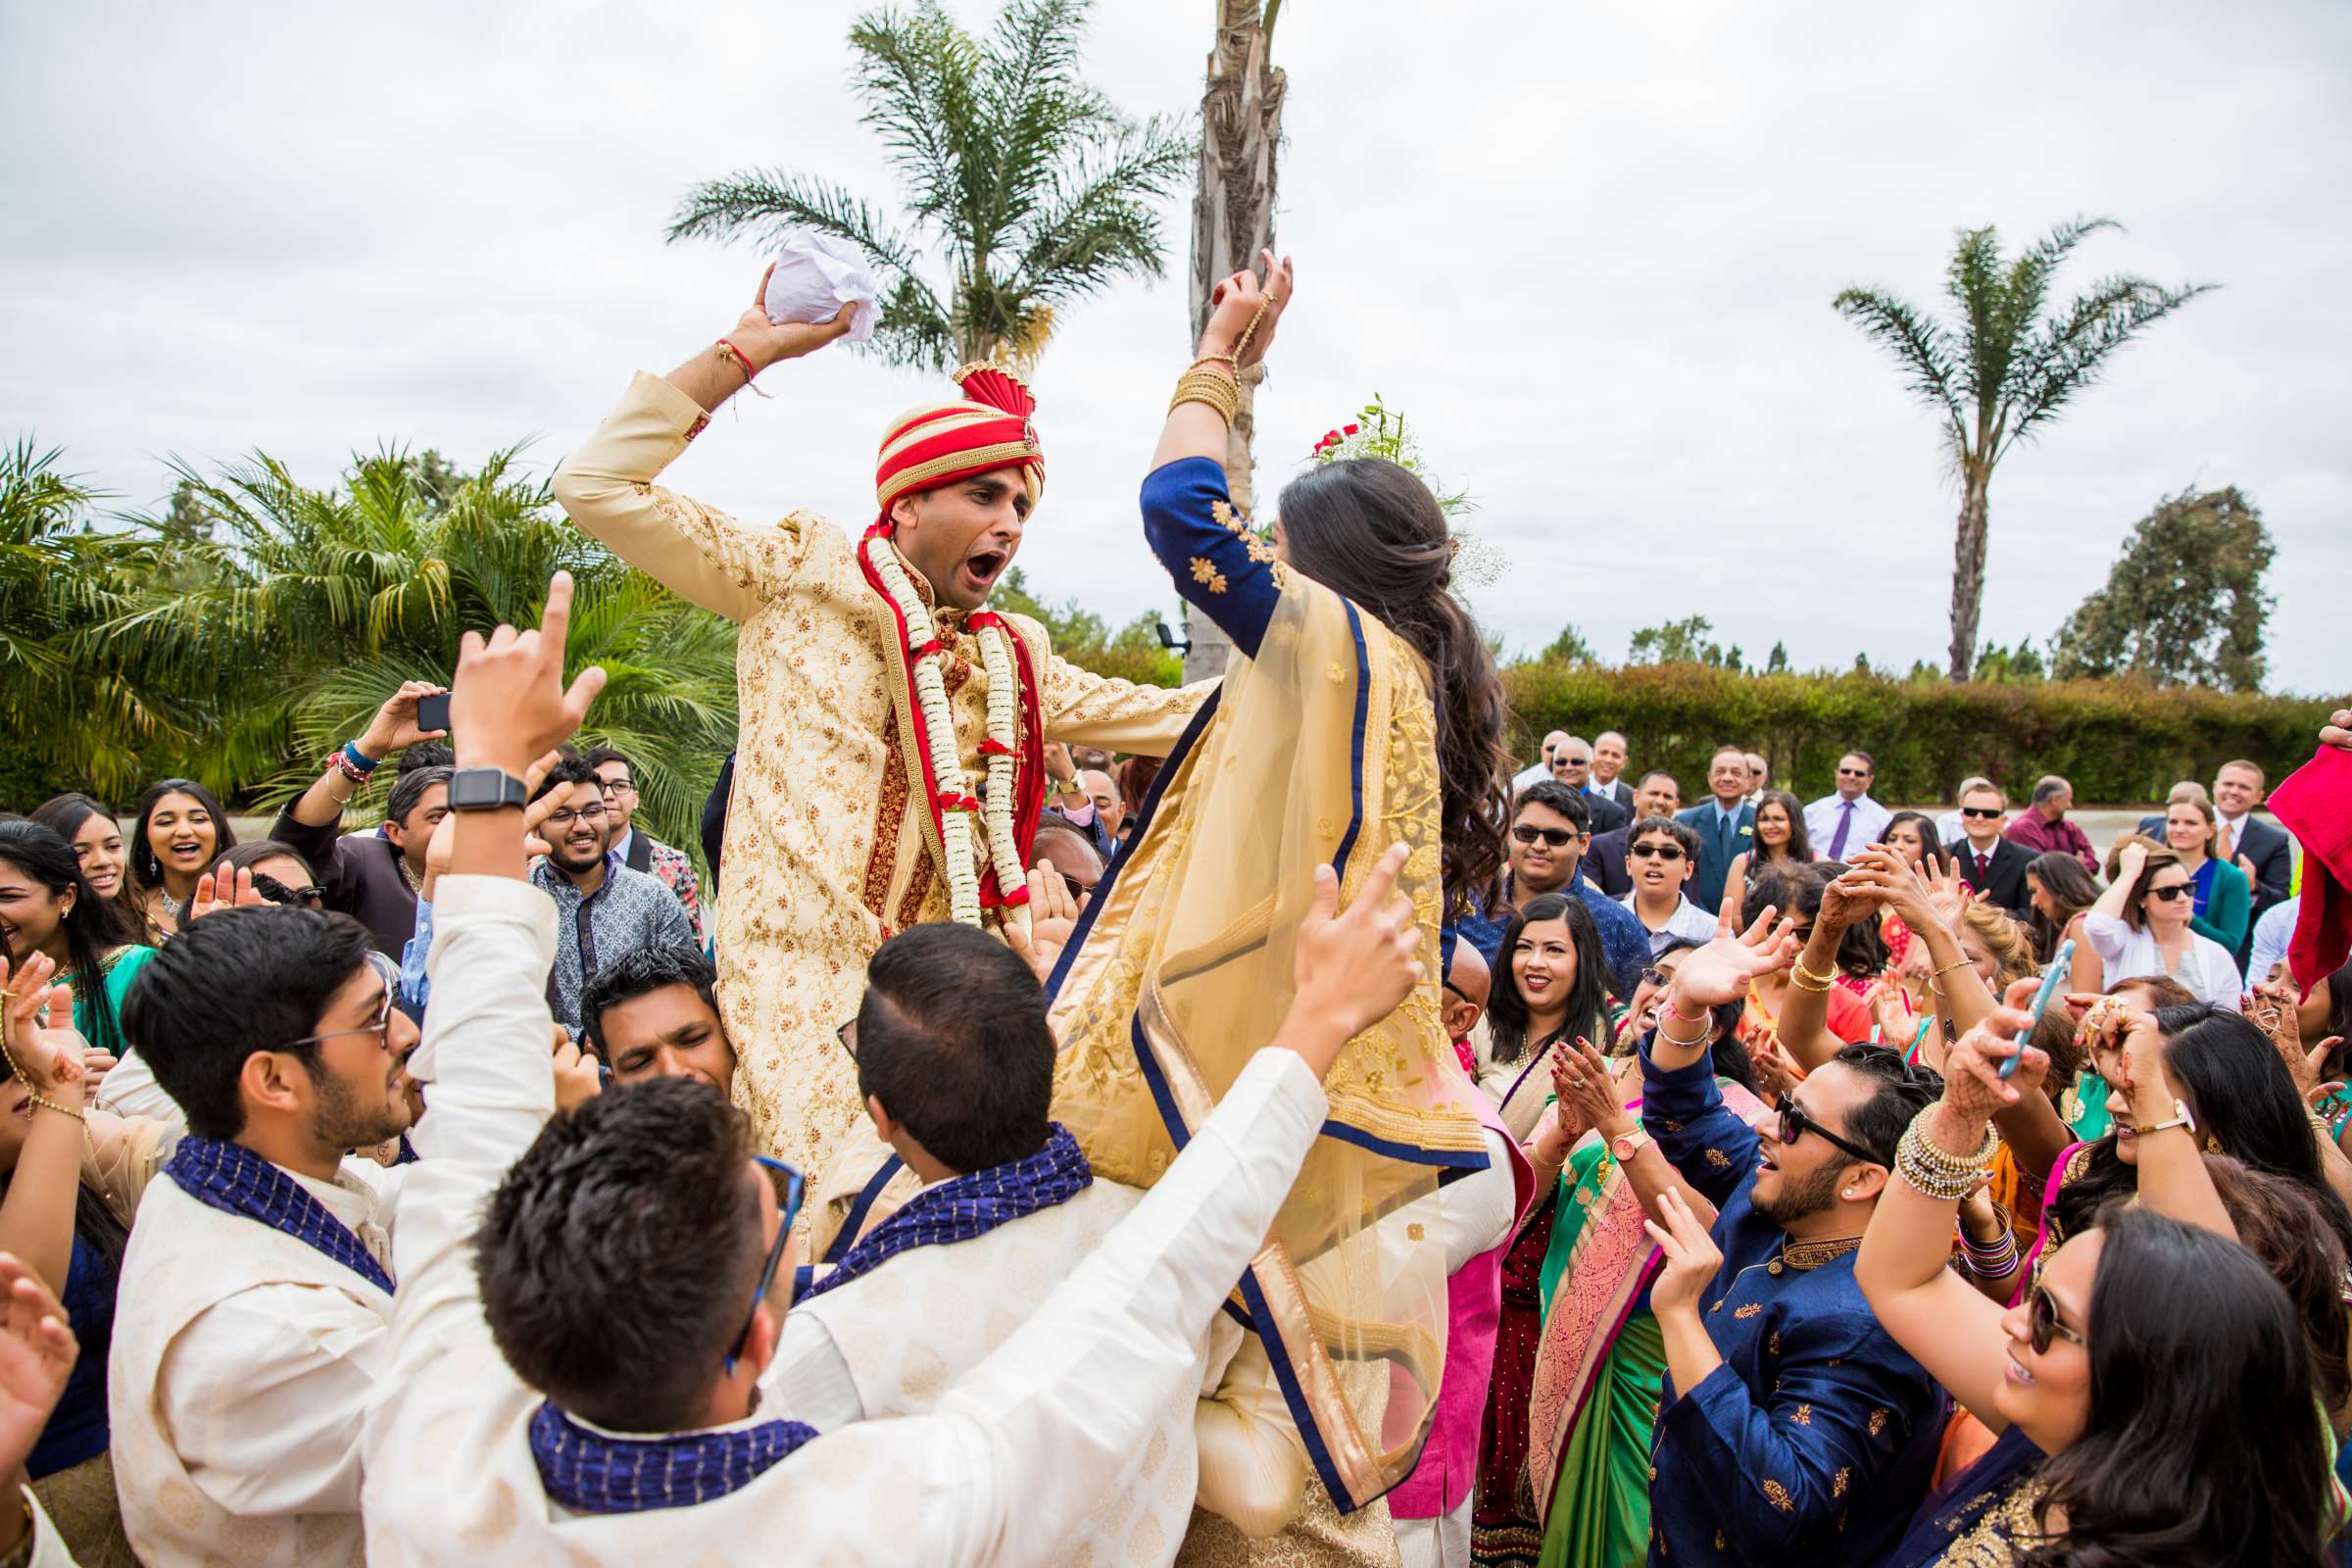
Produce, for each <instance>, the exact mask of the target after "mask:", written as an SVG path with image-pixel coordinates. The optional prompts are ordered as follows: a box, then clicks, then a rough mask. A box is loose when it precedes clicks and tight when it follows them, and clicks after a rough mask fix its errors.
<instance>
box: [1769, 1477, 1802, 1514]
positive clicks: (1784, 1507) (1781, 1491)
mask: <svg viewBox="0 0 2352 1568" xmlns="http://www.w3.org/2000/svg"><path fill="white" fill-rule="evenodd" d="M1764 1500H1765V1501H1766V1502H1769V1503H1771V1504H1772V1505H1773V1506H1774V1507H1775V1508H1778V1509H1780V1510H1781V1512H1783V1513H1794V1512H1796V1504H1795V1503H1794V1502H1793V1501H1792V1500H1790V1498H1789V1489H1788V1488H1787V1487H1784V1486H1782V1485H1781V1484H1780V1483H1779V1482H1778V1481H1775V1480H1773V1479H1772V1478H1771V1477H1770V1476H1766V1477H1765V1478H1764Z"/></svg>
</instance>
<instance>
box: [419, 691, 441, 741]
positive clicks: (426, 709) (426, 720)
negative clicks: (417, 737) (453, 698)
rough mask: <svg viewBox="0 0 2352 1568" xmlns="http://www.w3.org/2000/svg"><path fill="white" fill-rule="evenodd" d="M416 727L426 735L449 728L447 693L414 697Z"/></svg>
mask: <svg viewBox="0 0 2352 1568" xmlns="http://www.w3.org/2000/svg"><path fill="white" fill-rule="evenodd" d="M417 728H418V729H420V730H422V731H424V732H425V733H426V734H427V735H430V734H431V733H432V732H433V731H435V730H446V729H448V728H449V693H447V692H441V693H439V694H437V695H435V696H432V697H419V698H417Z"/></svg>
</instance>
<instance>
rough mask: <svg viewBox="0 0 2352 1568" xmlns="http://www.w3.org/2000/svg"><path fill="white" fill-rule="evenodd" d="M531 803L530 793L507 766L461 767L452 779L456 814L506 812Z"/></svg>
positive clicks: (451, 806) (451, 802) (451, 796)
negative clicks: (464, 812) (463, 812)
mask: <svg viewBox="0 0 2352 1568" xmlns="http://www.w3.org/2000/svg"><path fill="white" fill-rule="evenodd" d="M530 802H531V792H530V790H529V789H527V788H526V787H525V786H524V785H523V782H522V780H520V779H518V778H516V777H515V775H514V774H512V773H510V772H508V771H507V770H506V769H505V768H503V767H461V768H459V769H458V770H457V771H456V772H455V773H452V774H451V775H450V776H449V809H451V810H453V811H503V810H505V809H507V808H508V807H511V806H512V807H523V806H528V805H529V804H530Z"/></svg>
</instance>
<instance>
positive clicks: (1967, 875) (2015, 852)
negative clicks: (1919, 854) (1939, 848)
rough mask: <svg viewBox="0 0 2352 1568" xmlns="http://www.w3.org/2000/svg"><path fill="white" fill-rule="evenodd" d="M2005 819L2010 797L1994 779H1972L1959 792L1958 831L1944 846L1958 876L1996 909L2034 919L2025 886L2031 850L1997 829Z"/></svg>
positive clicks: (2032, 855)
mask: <svg viewBox="0 0 2352 1568" xmlns="http://www.w3.org/2000/svg"><path fill="white" fill-rule="evenodd" d="M2008 821H2009V797H2008V796H2006V795H2003V794H2002V793H2001V790H2000V786H1999V785H1997V784H1977V785H1974V786H1972V787H1970V788H1968V789H1965V790H1963V791H1961V792H1960V836H1959V837H1958V838H1956V839H1954V840H1952V841H1951V843H1950V844H1948V845H1946V846H1945V848H1947V849H1949V850H1950V851H1951V854H1952V864H1953V868H1954V869H1955V870H1957V871H1958V872H1959V873H1960V880H1961V881H1963V882H1965V883H1967V884H1968V885H1969V886H1970V887H1971V888H1973V889H1974V890H1976V891H1977V892H1978V893H1980V894H1982V895H1984V897H1985V902H1986V903H1988V904H1990V905H1992V906H1993V907H1995V908H2000V909H2006V910H2008V911H2009V912H2010V913H2011V914H2013V915H2016V916H2017V917H2018V918H2019V919H2021V920H2030V919H2032V918H2033V915H2034V909H2033V895H2032V893H2031V890H2029V889H2028V888H2027V886H2026V867H2027V866H2029V865H2032V864H2033V863H2034V854H2033V852H2032V851H2031V850H2028V849H2027V848H2026V847H2025V846H2024V845H2022V844H2020V843H2018V842H2017V841H2016V840H2014V839H2011V838H2006V837H2004V836H2003V835H2002V833H2001V829H2002V828H2004V827H2006V826H2007V825H2008Z"/></svg>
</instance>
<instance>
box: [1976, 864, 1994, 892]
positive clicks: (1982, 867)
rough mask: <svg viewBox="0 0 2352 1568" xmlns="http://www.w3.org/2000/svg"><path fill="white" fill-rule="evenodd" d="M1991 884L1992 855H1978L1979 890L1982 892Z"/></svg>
mask: <svg viewBox="0 0 2352 1568" xmlns="http://www.w3.org/2000/svg"><path fill="white" fill-rule="evenodd" d="M1990 886H1992V857H1991V856H1989V855H1980V856H1978V857H1977V891H1978V892H1979V893H1982V892H1984V891H1985V889H1986V888H1988V887H1990Z"/></svg>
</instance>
